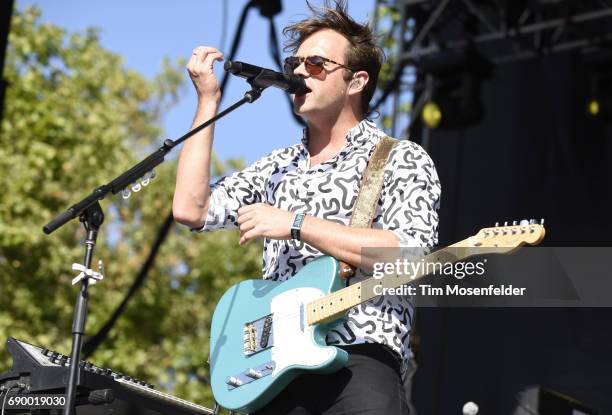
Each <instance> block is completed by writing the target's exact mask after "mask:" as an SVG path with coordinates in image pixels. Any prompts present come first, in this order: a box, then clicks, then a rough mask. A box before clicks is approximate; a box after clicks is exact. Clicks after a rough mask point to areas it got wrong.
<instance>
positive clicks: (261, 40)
mask: <svg viewBox="0 0 612 415" xmlns="http://www.w3.org/2000/svg"><path fill="white" fill-rule="evenodd" d="M224 1H226V4H225V7H226V10H227V13H225V14H224V11H223V10H224V5H223V2H224ZM321 3H322V0H314V1H313V4H318V5H320V4H321ZM246 4H247V0H199V1H196V0H176V1H173V2H170V1H167V0H147V1H144V0H132V1H125V0H122V1H119V0H106V1H83V0H16V5H17V8H18V9H20V10H21V9H23V8H25V7H26V6H29V5H36V6H38V7H39V8H40V9H41V10H42V17H41V20H42V21H43V22H50V23H53V24H55V25H58V26H61V27H63V28H65V29H66V30H67V31H68V32H69V33H73V32H83V31H84V30H85V29H86V28H88V27H96V28H98V29H99V30H100V41H101V44H102V45H103V46H104V47H105V48H106V49H108V50H110V51H112V52H114V53H116V54H118V55H121V56H122V57H123V59H124V63H125V66H126V67H128V68H131V69H135V70H137V71H138V72H140V73H141V74H143V75H144V76H145V77H147V78H150V79H151V78H153V77H154V76H155V74H157V73H159V72H160V71H161V68H162V60H163V58H164V57H167V58H170V60H171V61H175V60H176V59H177V58H184V59H186V60H187V59H189V57H190V56H191V53H192V50H193V49H194V48H195V47H196V46H198V45H210V46H215V47H218V48H221V51H222V52H224V54H225V55H226V56H227V55H228V54H229V51H230V47H231V44H232V40H233V38H234V34H235V31H236V28H237V24H238V21H239V18H240V15H241V13H242V10H243V8H244V7H245V5H246ZM282 6H283V10H282V12H281V13H280V14H278V15H276V16H275V23H276V28H277V37H278V39H279V41H280V42H282V41H283V37H282V33H281V30H282V28H283V27H284V26H286V25H287V24H289V23H290V22H295V21H299V20H301V19H302V18H304V17H307V16H308V9H307V8H306V3H305V1H304V0H283V1H282ZM374 7H375V0H351V1H350V2H349V13H350V14H351V16H352V17H353V18H355V19H356V20H357V21H366V20H369V19H370V17H371V16H372V15H373V13H374ZM224 15H226V16H227V19H224ZM224 21H226V24H225V28H226V29H225V33H226V35H225V37H224V36H223V33H224V30H223V27H224ZM268 33H269V24H268V20H267V19H266V18H264V17H262V16H261V15H260V14H259V10H257V9H254V8H253V9H251V10H250V12H249V14H248V17H247V21H246V25H245V28H244V32H243V36H242V42H241V45H240V48H239V49H238V52H237V54H236V55H235V57H234V60H239V61H244V62H248V63H251V64H254V65H258V66H262V67H266V68H271V69H276V67H275V64H274V63H273V61H272V58H271V56H270V52H269V47H268V44H269V42H268V37H269V35H268ZM223 38H225V41H224V42H223ZM223 45H224V46H223ZM281 46H282V45H281ZM284 56H285V54H283V57H284ZM215 72H216V74H217V77H218V78H219V80H221V78H222V76H223V63H216V68H215ZM184 74H185V88H184V92H183V94H182V96H181V100H180V102H179V103H178V104H177V105H176V106H175V107H174V108H173V109H171V110H169V111H168V113H166V114H164V116H163V126H164V129H165V134H166V136H164V137H159V140H158V142H159V144H161V143H162V142H163V140H164V139H165V138H172V139H176V138H179V137H180V136H182V135H183V134H184V133H185V132H187V131H188V130H189V127H190V126H191V121H192V119H193V116H194V114H195V108H196V95H195V91H194V90H193V87H192V85H191V82H190V80H189V76H188V75H187V72H186V71H184ZM248 89H249V85H248V84H247V83H246V80H244V79H243V78H237V77H233V78H232V79H231V80H230V81H229V83H228V89H227V90H226V91H225V95H224V97H223V102H222V105H221V109H222V108H225V107H227V106H229V105H231V104H232V103H233V102H235V101H237V100H239V99H241V98H242V97H243V95H244V92H246V91H247V90H248ZM300 137H301V127H300V126H299V125H298V124H297V123H296V121H295V120H294V119H293V117H292V115H291V113H290V109H289V105H288V104H287V99H286V94H285V92H284V91H281V90H280V89H276V88H268V89H267V90H265V91H264V92H263V94H262V96H261V98H260V99H259V100H258V101H256V102H255V103H253V104H245V105H243V106H242V107H241V108H239V109H238V110H236V111H234V112H233V113H231V114H230V115H228V116H226V117H225V118H223V119H222V120H220V121H218V123H217V125H216V126H215V142H214V147H213V149H214V151H215V152H216V154H217V155H218V156H219V157H220V158H221V159H227V158H229V157H242V158H243V159H244V160H245V161H246V162H247V163H252V162H254V161H256V160H258V159H259V158H261V157H263V156H264V155H266V154H267V153H269V152H271V151H272V150H274V149H277V148H282V147H286V146H290V145H293V144H295V143H296V142H298V141H299V139H300ZM152 144H155V143H152ZM175 152H176V151H175Z"/></svg>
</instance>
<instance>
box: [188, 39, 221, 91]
mask: <svg viewBox="0 0 612 415" xmlns="http://www.w3.org/2000/svg"><path fill="white" fill-rule="evenodd" d="M215 61H219V62H221V61H223V54H222V53H221V52H219V51H218V50H217V49H215V48H213V47H211V46H198V47H197V48H195V49H194V50H193V54H192V55H191V59H189V62H188V63H187V66H186V67H187V72H188V73H189V77H190V78H191V82H193V85H194V86H195V89H196V92H197V94H198V99H199V100H200V101H202V100H203V101H205V102H210V101H214V102H217V103H218V102H219V101H220V99H221V89H220V88H219V82H218V81H217V77H216V76H215V73H214V71H213V63H214V62H215Z"/></svg>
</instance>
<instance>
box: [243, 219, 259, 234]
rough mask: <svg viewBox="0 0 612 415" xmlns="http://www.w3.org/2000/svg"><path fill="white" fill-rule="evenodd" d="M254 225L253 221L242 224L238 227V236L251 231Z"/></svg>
mask: <svg viewBox="0 0 612 415" xmlns="http://www.w3.org/2000/svg"><path fill="white" fill-rule="evenodd" d="M255 226H256V224H255V221H253V220H249V221H247V222H245V223H243V224H241V225H240V234H243V233H245V232H248V231H250V230H251V229H253V228H255Z"/></svg>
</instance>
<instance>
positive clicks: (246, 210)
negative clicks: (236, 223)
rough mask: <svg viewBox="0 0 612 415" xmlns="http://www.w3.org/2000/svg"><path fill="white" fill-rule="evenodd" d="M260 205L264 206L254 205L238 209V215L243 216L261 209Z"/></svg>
mask: <svg viewBox="0 0 612 415" xmlns="http://www.w3.org/2000/svg"><path fill="white" fill-rule="evenodd" d="M260 205H262V203H253V204H251V205H245V206H242V207H241V208H240V209H238V214H239V215H243V214H245V213H247V212H250V211H252V210H255V209H257V208H259V206H260Z"/></svg>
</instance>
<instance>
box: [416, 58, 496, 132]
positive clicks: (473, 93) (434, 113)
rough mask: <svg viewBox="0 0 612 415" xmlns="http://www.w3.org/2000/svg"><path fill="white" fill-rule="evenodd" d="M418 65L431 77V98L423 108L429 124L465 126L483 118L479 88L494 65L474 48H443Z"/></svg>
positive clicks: (424, 119) (441, 127)
mask: <svg viewBox="0 0 612 415" xmlns="http://www.w3.org/2000/svg"><path fill="white" fill-rule="evenodd" d="M417 67H418V68H419V70H420V71H421V72H422V73H423V74H425V75H426V77H428V79H429V82H428V88H429V91H428V93H429V100H428V101H427V102H426V104H425V105H424V106H423V109H422V111H421V121H422V122H423V124H424V125H425V126H426V127H427V128H430V129H433V128H440V129H452V128H462V127H467V126H470V125H474V124H478V123H479V122H480V121H482V119H483V117H484V108H483V105H482V100H481V97H480V95H481V94H480V88H481V83H482V81H483V80H484V79H487V78H489V77H490V76H491V74H492V71H493V65H492V64H491V63H490V62H488V61H487V60H486V59H485V58H483V57H482V56H481V55H480V54H479V53H478V52H477V51H476V50H475V49H473V48H466V49H462V50H454V51H444V52H442V53H439V54H436V55H435V56H432V57H429V58H427V59H423V60H421V61H420V62H418V63H417ZM424 93H427V92H424Z"/></svg>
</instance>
